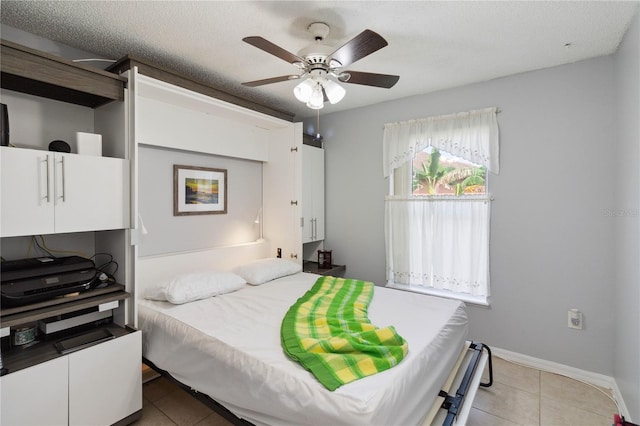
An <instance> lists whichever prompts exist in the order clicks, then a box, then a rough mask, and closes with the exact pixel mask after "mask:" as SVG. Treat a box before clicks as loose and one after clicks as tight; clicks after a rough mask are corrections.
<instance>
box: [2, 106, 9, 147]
mask: <svg viewBox="0 0 640 426" xmlns="http://www.w3.org/2000/svg"><path fill="white" fill-rule="evenodd" d="M0 145H2V146H9V110H8V108H7V106H6V105H5V104H0Z"/></svg>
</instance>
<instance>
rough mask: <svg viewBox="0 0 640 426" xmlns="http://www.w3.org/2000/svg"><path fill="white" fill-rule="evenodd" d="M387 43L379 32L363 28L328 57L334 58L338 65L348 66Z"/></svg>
mask: <svg viewBox="0 0 640 426" xmlns="http://www.w3.org/2000/svg"><path fill="white" fill-rule="evenodd" d="M387 44H389V43H387V40H385V39H384V38H383V37H382V36H381V35H380V34H378V33H376V32H373V31H371V30H364V31H363V32H361V33H360V34H358V35H357V36H355V37H354V38H352V39H351V40H350V41H348V42H347V43H346V44H344V45H343V46H342V47H339V48H338V49H337V50H336V51H335V52H333V53H332V54H330V55H329V56H328V58H329V61H330V60H331V59H334V60H336V61H338V62H340V64H341V65H340V66H342V67H348V66H349V65H351V64H352V63H354V62H355V61H357V60H359V59H362V58H364V57H365V56H367V55H370V54H372V53H373V52H375V51H376V50H379V49H382V48H383V47H385V46H386V45H387ZM332 66H333V65H332Z"/></svg>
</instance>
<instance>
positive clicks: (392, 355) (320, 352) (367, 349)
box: [280, 276, 409, 390]
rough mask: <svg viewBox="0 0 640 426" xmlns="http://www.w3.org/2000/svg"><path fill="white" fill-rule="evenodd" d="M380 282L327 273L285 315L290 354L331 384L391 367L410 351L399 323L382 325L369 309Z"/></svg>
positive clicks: (331, 386) (335, 385)
mask: <svg viewBox="0 0 640 426" xmlns="http://www.w3.org/2000/svg"><path fill="white" fill-rule="evenodd" d="M374 287H375V286H374V284H373V283H371V282H365V281H360V280H351V279H344V278H336V277H329V276H323V277H320V278H318V280H317V281H316V283H315V284H314V285H313V287H312V288H311V290H309V291H307V292H306V293H305V295H304V296H302V297H301V298H300V299H298V301H297V302H296V303H295V304H294V305H293V306H291V308H289V311H288V312H287V314H286V315H285V317H284V319H283V320H282V327H281V330H280V332H281V338H282V347H283V348H284V351H285V353H286V354H287V355H288V356H289V357H290V358H291V359H293V360H295V361H298V362H299V363H300V364H302V366H303V367H304V368H306V369H307V370H309V371H311V373H313V375H314V376H316V378H317V379H318V380H319V381H320V383H322V384H323V385H324V386H325V387H326V388H327V389H329V390H335V389H337V388H338V387H340V386H342V385H343V384H345V383H349V382H352V381H354V380H357V379H360V378H363V377H366V376H370V375H372V374H375V373H378V372H381V371H384V370H388V369H389V368H391V367H393V366H395V365H397V364H398V363H399V362H400V361H402V359H403V358H404V357H405V355H406V354H407V352H408V350H409V345H408V344H407V342H406V341H405V340H404V339H403V338H402V337H401V336H400V335H398V334H397V333H396V330H395V329H394V328H393V327H386V328H377V327H376V326H374V325H373V324H371V322H370V321H369V318H368V317H367V309H368V307H369V303H370V302H371V298H372V297H373V289H374Z"/></svg>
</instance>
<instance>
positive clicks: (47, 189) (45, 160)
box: [40, 155, 51, 203]
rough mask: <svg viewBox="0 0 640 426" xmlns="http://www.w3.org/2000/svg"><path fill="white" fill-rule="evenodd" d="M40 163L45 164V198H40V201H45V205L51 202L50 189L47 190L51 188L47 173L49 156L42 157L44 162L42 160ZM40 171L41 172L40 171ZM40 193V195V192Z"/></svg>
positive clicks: (48, 170)
mask: <svg viewBox="0 0 640 426" xmlns="http://www.w3.org/2000/svg"><path fill="white" fill-rule="evenodd" d="M42 162H43V163H45V164H46V166H45V172H44V173H45V175H46V176H47V179H46V182H47V183H46V185H47V188H46V193H45V196H44V197H42V198H41V199H42V200H47V203H50V202H51V191H50V189H49V188H50V187H51V182H50V180H49V179H50V178H49V172H50V166H49V156H48V155H46V156H45V157H44V160H42ZM41 170H42V169H41ZM40 182H42V180H41V181H40ZM41 193H42V192H41Z"/></svg>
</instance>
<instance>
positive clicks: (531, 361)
mask: <svg viewBox="0 0 640 426" xmlns="http://www.w3.org/2000/svg"><path fill="white" fill-rule="evenodd" d="M491 351H492V352H493V354H494V355H495V356H497V357H498V358H502V359H505V360H507V361H513V362H515V363H518V364H522V365H525V366H527V367H531V368H535V369H537V370H542V371H546V372H549V373H554V374H560V375H562V376H566V377H569V378H571V379H576V380H580V381H583V382H587V383H590V384H592V385H596V386H600V387H603V388H607V389H611V393H612V395H613V397H614V398H615V400H616V402H617V404H618V409H619V410H620V413H619V414H621V415H623V416H624V417H625V418H630V417H631V416H630V415H629V410H628V409H627V406H626V405H625V403H624V398H623V397H622V393H621V392H620V388H618V384H617V383H616V381H615V379H614V378H613V377H610V376H606V375H604V374H600V373H594V372H591V371H587V370H582V369H580V368H575V367H571V366H569V365H565V364H560V363H557V362H553V361H547V360H544V359H540V358H535V357H532V356H529V355H524V354H520V353H517V352H511V351H508V350H506V349H500V348H495V347H491Z"/></svg>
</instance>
